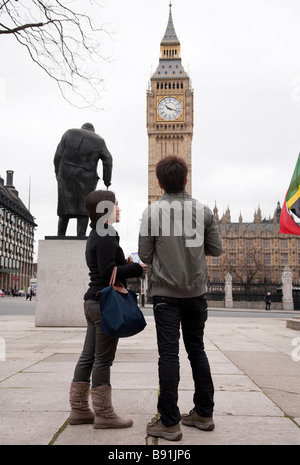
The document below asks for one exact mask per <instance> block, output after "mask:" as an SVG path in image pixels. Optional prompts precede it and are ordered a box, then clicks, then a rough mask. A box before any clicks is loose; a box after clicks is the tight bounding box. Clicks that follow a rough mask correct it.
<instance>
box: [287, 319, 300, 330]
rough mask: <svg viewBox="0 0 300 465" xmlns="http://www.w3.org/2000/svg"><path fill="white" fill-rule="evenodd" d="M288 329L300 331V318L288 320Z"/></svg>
mask: <svg viewBox="0 0 300 465" xmlns="http://www.w3.org/2000/svg"><path fill="white" fill-rule="evenodd" d="M286 327H287V328H291V329H296V330H298V331H300V317H297V316H294V317H293V318H291V319H290V320H287V322H286Z"/></svg>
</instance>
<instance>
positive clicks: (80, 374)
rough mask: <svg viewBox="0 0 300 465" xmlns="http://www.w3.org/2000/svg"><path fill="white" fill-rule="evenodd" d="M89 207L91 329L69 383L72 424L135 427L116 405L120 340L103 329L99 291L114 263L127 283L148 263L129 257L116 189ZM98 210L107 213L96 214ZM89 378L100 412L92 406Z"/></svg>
mask: <svg viewBox="0 0 300 465" xmlns="http://www.w3.org/2000/svg"><path fill="white" fill-rule="evenodd" d="M101 202H103V203H102V206H107V205H111V206H112V208H110V210H112V213H111V214H109V213H108V214H107V212H106V210H105V209H104V208H103V209H101V208H99V207H98V209H97V206H98V205H99V204H100V207H101ZM86 209H87V211H88V214H89V217H90V220H91V224H90V226H91V228H92V230H91V232H90V235H89V237H88V240H87V244H86V262H87V265H88V268H89V270H90V273H89V275H90V283H89V289H88V291H87V292H86V294H85V295H84V312H85V317H86V320H87V332H86V337H85V342H84V347H83V351H82V353H81V356H80V358H79V360H78V362H77V365H76V368H75V372H74V377H73V381H72V383H71V387H70V405H71V413H70V416H69V423H70V424H72V425H74V424H75V425H78V424H82V423H94V428H127V427H129V426H132V423H133V422H132V420H125V419H123V418H120V417H119V416H118V415H117V414H116V413H115V411H114V408H113V406H112V399H111V385H110V367H111V365H112V363H113V360H114V358H115V353H116V349H117V344H118V339H117V338H114V337H111V336H107V335H106V334H104V333H103V332H102V330H101V326H100V321H101V313H100V304H99V291H100V290H101V289H104V288H105V287H107V286H108V285H109V281H110V277H111V273H112V270H113V268H114V267H115V266H117V276H116V281H121V282H122V283H123V284H124V285H125V286H126V278H133V277H139V276H141V275H142V274H143V273H144V272H145V271H146V268H147V267H146V265H139V264H138V263H133V262H132V260H130V259H127V260H125V256H124V253H123V250H122V248H121V247H120V245H119V236H118V233H117V231H116V230H115V229H114V228H113V226H112V225H113V223H118V222H119V221H120V209H119V206H118V202H117V201H116V198H115V194H114V193H113V192H111V191H107V190H106V191H103V190H96V191H93V192H91V193H90V194H89V195H88V196H87V198H86ZM97 210H98V211H100V210H101V211H102V213H97ZM104 212H105V213H104ZM101 218H102V219H101ZM99 220H100V221H99ZM97 223H98V224H97ZM99 224H100V226H101V227H100V228H98V226H99ZM90 380H92V390H91V393H92V403H93V409H94V413H95V415H94V413H93V412H92V411H91V410H90V408H89V405H88V395H89V390H90Z"/></svg>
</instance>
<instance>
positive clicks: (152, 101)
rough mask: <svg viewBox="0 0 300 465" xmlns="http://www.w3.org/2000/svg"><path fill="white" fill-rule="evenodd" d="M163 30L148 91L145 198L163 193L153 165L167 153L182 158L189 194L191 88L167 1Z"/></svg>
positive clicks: (191, 116) (156, 197) (150, 200)
mask: <svg viewBox="0 0 300 465" xmlns="http://www.w3.org/2000/svg"><path fill="white" fill-rule="evenodd" d="M169 7H170V11H169V19H168V24H167V28H166V32H165V34H164V36H163V38H162V41H161V43H160V58H159V64H158V67H157V69H156V71H155V72H154V74H153V75H152V76H151V80H150V86H149V89H148V92H147V131H148V155H149V160H148V202H149V203H151V202H154V201H156V200H158V199H159V197H160V196H161V195H162V190H161V189H160V187H159V185H158V183H157V180H156V175H155V166H156V164H157V162H158V161H159V160H161V159H162V158H164V157H166V156H168V155H177V156H179V157H181V158H184V159H185V161H186V162H187V164H188V168H189V174H188V183H187V190H188V192H189V193H190V194H191V151H192V137H193V91H192V89H191V84H190V78H189V76H188V74H187V73H186V72H185V70H184V68H183V66H182V63H181V48H180V41H179V39H178V37H177V34H176V32H175V27H174V23H173V17H172V3H171V2H170V5H169Z"/></svg>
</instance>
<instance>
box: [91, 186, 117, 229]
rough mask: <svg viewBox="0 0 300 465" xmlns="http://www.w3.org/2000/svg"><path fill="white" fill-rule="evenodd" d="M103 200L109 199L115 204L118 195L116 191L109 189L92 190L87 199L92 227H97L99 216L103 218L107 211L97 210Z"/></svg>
mask: <svg viewBox="0 0 300 465" xmlns="http://www.w3.org/2000/svg"><path fill="white" fill-rule="evenodd" d="M103 201H109V202H112V203H113V204H115V201H116V196H115V194H114V192H112V191H107V190H106V191H102V190H97V191H92V192H90V193H89V195H88V196H87V198H86V199H85V207H86V209H87V212H88V214H89V217H90V220H91V224H90V226H91V228H95V227H96V224H97V221H98V220H99V218H101V217H102V216H103V215H104V214H106V213H107V209H105V211H103V212H102V213H97V212H96V208H97V205H98V204H99V203H100V202H103Z"/></svg>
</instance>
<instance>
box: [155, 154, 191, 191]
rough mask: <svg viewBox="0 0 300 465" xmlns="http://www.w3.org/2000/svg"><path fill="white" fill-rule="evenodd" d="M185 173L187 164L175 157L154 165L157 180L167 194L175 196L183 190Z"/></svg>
mask: <svg viewBox="0 0 300 465" xmlns="http://www.w3.org/2000/svg"><path fill="white" fill-rule="evenodd" d="M187 173H188V166H187V163H186V162H185V160H184V159H183V158H179V157H176V156H175V155H170V156H168V157H165V158H163V159H162V160H160V161H159V162H158V163H157V165H156V176H157V179H158V181H159V183H160V185H161V186H162V188H163V190H164V191H165V192H166V193H167V194H177V193H178V192H182V191H183V190H184V188H185V182H186V177H187Z"/></svg>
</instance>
